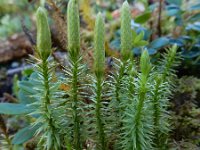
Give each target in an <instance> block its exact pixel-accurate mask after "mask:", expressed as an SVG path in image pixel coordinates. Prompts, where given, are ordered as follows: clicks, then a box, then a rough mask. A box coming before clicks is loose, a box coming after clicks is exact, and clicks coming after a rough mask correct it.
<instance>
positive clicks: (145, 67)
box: [135, 51, 151, 150]
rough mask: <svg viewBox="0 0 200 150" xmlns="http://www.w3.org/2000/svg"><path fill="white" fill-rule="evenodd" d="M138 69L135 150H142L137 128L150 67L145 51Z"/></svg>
mask: <svg viewBox="0 0 200 150" xmlns="http://www.w3.org/2000/svg"><path fill="white" fill-rule="evenodd" d="M140 68H141V78H140V88H139V94H138V105H137V111H136V115H135V124H136V125H135V127H136V129H135V130H136V131H135V132H136V136H137V137H136V140H137V142H136V144H137V145H136V148H137V149H138V150H140V149H142V145H141V144H140V141H139V139H140V137H138V134H137V133H139V130H140V129H139V127H140V122H141V119H142V118H141V115H142V109H143V107H144V101H145V98H146V95H147V80H148V76H149V73H150V70H151V65H150V58H149V55H148V52H147V51H144V52H143V53H142V56H141V59H140Z"/></svg>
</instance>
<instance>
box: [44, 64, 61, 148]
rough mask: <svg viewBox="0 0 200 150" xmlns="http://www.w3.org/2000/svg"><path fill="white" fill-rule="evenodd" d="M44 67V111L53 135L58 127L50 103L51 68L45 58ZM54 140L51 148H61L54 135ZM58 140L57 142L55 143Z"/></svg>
mask: <svg viewBox="0 0 200 150" xmlns="http://www.w3.org/2000/svg"><path fill="white" fill-rule="evenodd" d="M42 69H43V72H42V73H43V78H44V80H43V82H44V88H45V93H44V94H45V95H44V101H43V107H44V111H45V113H46V114H43V115H45V116H48V117H45V118H48V120H47V121H48V124H49V127H50V130H51V132H52V134H51V135H53V136H54V135H55V134H54V133H55V132H56V131H55V130H56V128H55V124H54V120H53V118H52V113H51V110H50V104H51V101H50V86H49V68H48V61H47V60H43V61H42ZM52 138H53V140H52V145H50V147H49V149H52V148H56V149H59V148H60V145H59V144H58V143H57V142H56V141H57V139H56V137H55V136H54V137H52ZM54 142H56V143H54Z"/></svg>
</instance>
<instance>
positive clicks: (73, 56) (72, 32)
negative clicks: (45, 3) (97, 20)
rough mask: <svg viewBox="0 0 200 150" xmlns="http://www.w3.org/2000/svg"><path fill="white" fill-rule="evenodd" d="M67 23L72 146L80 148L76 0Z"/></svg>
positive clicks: (77, 15) (78, 39)
mask: <svg viewBox="0 0 200 150" xmlns="http://www.w3.org/2000/svg"><path fill="white" fill-rule="evenodd" d="M67 23H68V26H67V27H68V29H67V34H68V50H69V55H70V57H69V58H70V61H71V62H72V68H71V70H72V77H71V79H72V83H71V84H72V85H71V88H72V93H71V99H72V109H73V123H74V125H73V146H74V149H76V150H81V133H80V117H79V110H78V108H79V105H78V104H79V103H78V95H79V91H78V89H79V85H78V84H79V83H78V74H79V69H78V67H79V58H80V20H79V10H78V2H77V0H70V1H69V3H68V10H67Z"/></svg>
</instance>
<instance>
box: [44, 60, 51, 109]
mask: <svg viewBox="0 0 200 150" xmlns="http://www.w3.org/2000/svg"><path fill="white" fill-rule="evenodd" d="M42 67H43V77H44V87H45V98H44V104H45V108H48V105H49V104H50V99H49V94H50V92H49V91H50V88H49V80H48V78H49V74H48V70H49V68H48V61H46V60H43V61H42Z"/></svg>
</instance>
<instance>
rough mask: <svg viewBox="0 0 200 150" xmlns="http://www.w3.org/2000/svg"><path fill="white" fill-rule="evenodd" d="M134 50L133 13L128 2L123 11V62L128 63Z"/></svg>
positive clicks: (124, 4)
mask: <svg viewBox="0 0 200 150" xmlns="http://www.w3.org/2000/svg"><path fill="white" fill-rule="evenodd" d="M131 48H132V29H131V11H130V7H129V4H128V2H127V1H125V2H124V3H123V5H122V9H121V55H122V59H123V61H127V60H128V59H129V58H130V56H131Z"/></svg>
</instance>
